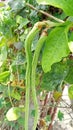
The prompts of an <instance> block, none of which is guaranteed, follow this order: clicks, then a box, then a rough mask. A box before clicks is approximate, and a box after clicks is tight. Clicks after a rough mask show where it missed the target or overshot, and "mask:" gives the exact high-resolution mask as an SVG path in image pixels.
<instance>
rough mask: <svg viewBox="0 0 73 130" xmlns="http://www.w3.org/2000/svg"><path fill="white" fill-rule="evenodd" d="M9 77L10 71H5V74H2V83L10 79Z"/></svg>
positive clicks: (0, 75)
mask: <svg viewBox="0 0 73 130" xmlns="http://www.w3.org/2000/svg"><path fill="white" fill-rule="evenodd" d="M9 75H10V72H9V71H5V72H2V73H0V82H3V81H5V80H6V79H7V78H8V77H9Z"/></svg>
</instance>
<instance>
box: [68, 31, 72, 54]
mask: <svg viewBox="0 0 73 130" xmlns="http://www.w3.org/2000/svg"><path fill="white" fill-rule="evenodd" d="M68 46H69V49H70V51H71V52H72V53H73V32H72V33H71V34H70V36H69V42H68Z"/></svg>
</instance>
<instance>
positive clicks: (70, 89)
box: [68, 85, 73, 99]
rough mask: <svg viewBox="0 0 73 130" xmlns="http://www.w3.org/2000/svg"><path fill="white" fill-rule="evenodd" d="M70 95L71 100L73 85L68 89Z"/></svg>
mask: <svg viewBox="0 0 73 130" xmlns="http://www.w3.org/2000/svg"><path fill="white" fill-rule="evenodd" d="M68 95H69V97H70V99H73V85H71V86H70V87H69V89H68Z"/></svg>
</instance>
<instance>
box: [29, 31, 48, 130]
mask: <svg viewBox="0 0 73 130" xmlns="http://www.w3.org/2000/svg"><path fill="white" fill-rule="evenodd" d="M46 37H47V35H46V32H43V33H42V35H41V37H40V39H39V40H38V43H37V47H36V50H35V52H34V56H33V60H32V75H31V88H32V96H33V101H34V107H35V117H34V125H33V130H36V126H37V123H38V119H39V106H38V101H37V96H36V89H35V79H36V67H37V63H38V58H39V54H40V51H41V48H42V46H43V44H44V42H45V40H46Z"/></svg>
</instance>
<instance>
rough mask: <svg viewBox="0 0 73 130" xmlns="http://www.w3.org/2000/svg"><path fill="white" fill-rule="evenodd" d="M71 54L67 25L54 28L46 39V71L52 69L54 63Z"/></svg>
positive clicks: (44, 55) (44, 68) (44, 64)
mask: <svg viewBox="0 0 73 130" xmlns="http://www.w3.org/2000/svg"><path fill="white" fill-rule="evenodd" d="M68 54H69V48H68V38H67V32H66V28H65V27H57V28H55V29H53V30H52V31H51V32H50V34H49V35H48V38H47V40H46V44H45V47H44V51H43V57H42V68H43V70H44V72H48V71H50V70H51V66H52V64H53V63H56V62H59V61H61V60H62V58H63V57H66V56H67V55H68Z"/></svg>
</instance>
